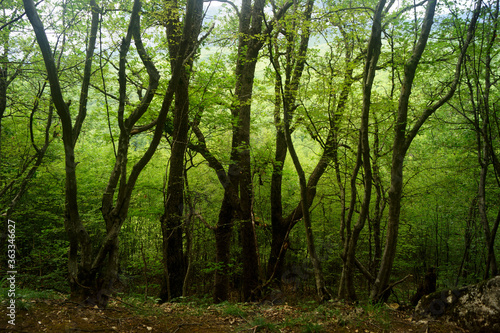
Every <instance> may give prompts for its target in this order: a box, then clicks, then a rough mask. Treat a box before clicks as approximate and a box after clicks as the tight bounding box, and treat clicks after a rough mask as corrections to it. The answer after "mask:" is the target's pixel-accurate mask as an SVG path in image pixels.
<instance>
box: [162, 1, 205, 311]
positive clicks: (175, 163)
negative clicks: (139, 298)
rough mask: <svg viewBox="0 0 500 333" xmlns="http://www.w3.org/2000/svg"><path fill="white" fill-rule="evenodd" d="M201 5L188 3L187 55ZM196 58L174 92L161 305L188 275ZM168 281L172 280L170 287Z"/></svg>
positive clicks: (170, 29) (171, 24)
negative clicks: (187, 184) (187, 169)
mask: <svg viewBox="0 0 500 333" xmlns="http://www.w3.org/2000/svg"><path fill="white" fill-rule="evenodd" d="M176 2H177V1H173V5H172V6H169V7H168V13H169V19H168V21H167V35H168V42H169V52H170V55H171V59H172V61H171V66H172V70H174V66H176V63H177V62H176V58H177V57H182V56H183V55H182V54H179V53H178V48H179V46H180V45H181V38H182V37H183V36H182V31H181V24H182V23H181V20H180V17H179V15H178V14H177V10H176V8H177V3H176ZM202 11H203V2H202V1H191V2H188V8H187V9H186V17H187V16H188V15H189V16H190V17H189V18H186V23H185V24H191V25H192V27H189V31H190V35H188V36H184V38H186V39H187V40H186V41H185V43H186V44H187V45H186V46H185V47H186V52H187V53H188V54H189V53H191V52H193V50H194V48H195V47H196V41H197V36H198V34H199V33H200V29H201V24H202ZM192 65H193V58H190V59H188V61H187V62H186V64H185V66H182V69H181V73H180V77H179V84H178V85H177V87H176V90H175V106H174V115H173V126H174V128H173V133H172V146H171V153H170V163H169V165H170V168H169V171H168V178H167V179H168V185H167V191H166V195H165V197H164V214H163V216H162V217H161V226H162V236H163V256H164V265H166V266H168V268H167V269H166V271H168V274H169V275H168V276H166V277H164V278H163V283H162V291H161V292H160V299H161V300H162V301H166V300H169V299H171V298H176V297H179V296H182V290H183V284H184V279H185V274H186V268H187V267H186V260H185V256H184V252H183V214H184V177H185V175H184V156H185V153H186V148H187V141H188V132H189V78H190V74H189V72H188V69H187V68H186V67H189V68H191V67H192ZM166 279H169V281H168V283H167V282H166ZM168 288H170V290H168Z"/></svg>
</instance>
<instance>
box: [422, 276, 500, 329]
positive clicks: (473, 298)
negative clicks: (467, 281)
mask: <svg viewBox="0 0 500 333" xmlns="http://www.w3.org/2000/svg"><path fill="white" fill-rule="evenodd" d="M415 316H416V318H417V320H418V319H422V318H425V317H439V318H441V319H444V320H446V321H450V322H454V323H456V324H457V325H459V326H461V327H463V328H465V329H468V330H470V331H471V332H500V276H497V277H494V278H492V279H490V280H486V281H483V282H481V283H478V284H475V285H470V286H466V287H462V288H459V289H454V290H451V289H450V290H444V291H441V292H435V293H432V294H430V295H427V296H424V297H422V299H421V300H420V302H419V303H418V305H417V307H416V308H415Z"/></svg>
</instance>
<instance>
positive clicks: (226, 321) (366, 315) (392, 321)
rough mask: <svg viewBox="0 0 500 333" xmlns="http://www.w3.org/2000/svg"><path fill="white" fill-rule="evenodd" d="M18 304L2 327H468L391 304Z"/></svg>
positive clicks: (197, 331) (184, 330) (207, 330)
mask: <svg viewBox="0 0 500 333" xmlns="http://www.w3.org/2000/svg"><path fill="white" fill-rule="evenodd" d="M20 305H21V308H18V309H16V318H15V326H13V325H11V324H9V323H8V322H7V320H9V318H8V317H7V309H6V306H5V305H4V304H2V308H1V311H0V315H1V317H0V332H171V333H201V332H203V333H215V332H359V333H368V332H443V333H444V332H466V331H465V330H462V329H460V328H458V327H456V326H454V325H452V324H449V323H444V322H441V321H437V320H430V321H428V320H423V321H415V320H413V319H412V316H411V311H410V310H401V309H393V308H392V307H394V308H395V307H396V306H395V305H394V306H388V305H383V306H378V307H374V306H371V305H366V306H357V307H354V306H349V305H345V304H341V303H326V304H322V305H318V304H313V303H309V304H306V305H304V306H300V305H298V306H289V305H287V304H284V305H275V306H272V305H257V304H229V303H224V304H221V305H205V306H202V305H199V304H193V303H168V304H163V305H157V304H154V303H153V302H146V303H140V302H133V303H131V302H130V301H127V302H125V301H123V300H121V299H119V298H116V299H113V301H112V302H111V303H110V305H109V306H108V308H106V309H104V310H103V309H97V308H91V307H81V306H79V305H78V304H74V303H72V302H70V301H67V300H64V299H45V300H29V301H25V302H23V303H21V304H20Z"/></svg>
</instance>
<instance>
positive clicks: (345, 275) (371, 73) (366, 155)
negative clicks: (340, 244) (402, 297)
mask: <svg viewBox="0 0 500 333" xmlns="http://www.w3.org/2000/svg"><path fill="white" fill-rule="evenodd" d="M384 6H385V0H380V1H379V2H378V4H377V6H376V7H375V15H374V18H373V23H372V33H371V37H370V41H369V43H368V50H367V51H368V53H367V57H366V62H365V68H364V72H363V111H362V115H361V127H360V129H359V143H358V152H357V155H356V165H355V167H354V170H353V173H352V176H351V203H350V206H349V212H348V216H347V221H346V229H347V235H346V238H345V240H346V241H345V245H344V252H343V268H342V276H341V282H340V285H339V292H338V296H339V297H340V298H345V299H348V300H351V301H354V300H356V299H357V297H356V292H355V289H354V266H355V254H356V246H357V242H358V239H359V235H360V233H361V230H363V227H364V225H365V222H366V219H367V218H368V214H369V207H370V199H371V188H372V176H371V174H372V170H371V164H370V144H369V140H368V120H369V116H370V104H371V93H372V86H373V80H374V78H375V71H376V67H377V63H378V58H379V56H380V49H381V46H382V41H381V34H382V22H381V21H382V11H383V9H384ZM361 166H363V171H364V195H363V201H362V204H361V211H360V213H359V216H358V220H357V222H356V224H355V225H354V228H353V229H352V231H351V227H350V225H351V221H352V217H353V213H354V208H355V202H356V200H357V198H356V197H357V196H356V192H357V189H356V180H357V177H358V173H359V170H360V168H361Z"/></svg>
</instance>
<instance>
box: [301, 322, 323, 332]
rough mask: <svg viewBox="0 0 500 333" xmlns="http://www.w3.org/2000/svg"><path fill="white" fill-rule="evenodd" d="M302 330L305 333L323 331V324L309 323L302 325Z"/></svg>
mask: <svg viewBox="0 0 500 333" xmlns="http://www.w3.org/2000/svg"><path fill="white" fill-rule="evenodd" d="M302 332H304V333H317V332H323V326H322V325H321V324H315V323H307V324H306V325H304V326H303V327H302Z"/></svg>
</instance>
